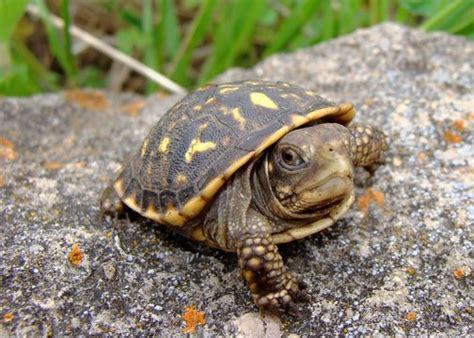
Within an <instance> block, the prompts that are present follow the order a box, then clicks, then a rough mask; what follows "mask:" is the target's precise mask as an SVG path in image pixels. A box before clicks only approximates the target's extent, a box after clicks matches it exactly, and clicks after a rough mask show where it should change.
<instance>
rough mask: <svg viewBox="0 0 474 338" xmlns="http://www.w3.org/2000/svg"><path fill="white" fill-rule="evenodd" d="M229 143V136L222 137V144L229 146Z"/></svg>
mask: <svg viewBox="0 0 474 338" xmlns="http://www.w3.org/2000/svg"><path fill="white" fill-rule="evenodd" d="M230 141H231V140H230V137H229V136H224V138H223V139H222V144H223V145H225V146H228V145H229V144H230Z"/></svg>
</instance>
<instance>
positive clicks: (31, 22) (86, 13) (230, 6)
mask: <svg viewBox="0 0 474 338" xmlns="http://www.w3.org/2000/svg"><path fill="white" fill-rule="evenodd" d="M32 5H33V6H35V7H36V8H38V9H39V15H37V16H35V15H31V11H30V12H29V11H28V10H27V9H28V6H32ZM51 14H55V15H57V16H59V17H61V18H62V19H63V20H64V22H65V27H64V28H63V29H58V28H56V27H54V26H53V25H52V24H51V17H50V15H51ZM387 20H390V21H396V22H399V23H402V24H406V25H409V26H414V27H419V28H421V29H423V30H427V31H434V30H441V31H445V32H449V33H452V34H459V35H464V36H465V37H467V38H469V39H473V38H474V0H431V1H429V0H425V1H423V0H421V1H419V0H323V1H315V0H279V1H278V0H224V1H218V0H201V1H199V0H180V1H173V0H142V1H130V0H128V1H127V0H101V1H99V0H97V1H86V0H84V1H80V0H77V1H73V0H70V1H69V0H56V1H45V0H32V1H28V0H0V22H1V24H0V95H29V94H32V93H37V92H43V91H54V90H60V89H62V88H70V87H100V88H109V89H112V90H129V91H135V92H140V93H149V92H152V91H156V90H157V89H159V87H158V86H157V85H156V84H155V83H153V82H151V81H148V80H146V79H145V78H144V77H143V76H141V75H140V74H137V73H135V72H134V71H131V70H130V68H128V67H124V66H123V65H122V64H121V63H119V62H117V61H116V60H113V59H111V58H110V57H108V56H106V55H104V54H103V53H101V52H99V51H97V50H96V49H93V48H89V47H88V46H86V45H85V44H84V43H83V42H81V41H80V40H77V39H74V38H73V37H72V36H71V35H70V33H69V29H68V28H69V27H70V26H71V25H72V24H73V23H74V25H75V26H78V27H80V28H82V29H83V30H85V31H87V32H89V33H91V34H93V35H94V36H96V37H98V38H99V39H101V40H103V41H104V42H106V43H108V44H111V45H113V46H115V47H116V48H118V49H119V50H121V51H123V52H125V53H126V54H128V55H130V56H132V57H133V58H135V59H137V60H139V61H140V62H142V63H144V64H146V65H147V66H149V67H151V68H153V69H155V70H157V71H159V72H160V73H162V74H164V75H165V76H166V77H168V78H170V79H172V80H173V81H175V82H176V83H178V84H180V85H181V86H183V87H186V88H192V87H194V86H196V85H198V84H200V83H203V82H206V81H208V80H209V79H211V78H212V77H214V76H215V75H217V74H219V73H220V72H222V71H224V70H225V69H227V68H229V67H232V66H244V67H246V66H250V65H253V64H255V63H256V62H258V61H259V60H261V59H262V58H264V57H266V56H268V55H271V54H273V53H277V52H281V51H291V50H294V49H297V48H301V47H305V46H311V45H314V44H317V43H320V42H322V41H325V40H329V39H333V38H335V37H338V36H341V35H344V34H347V33H350V32H352V31H353V30H355V29H357V28H359V27H367V26H371V25H374V24H377V23H379V22H382V21H387ZM447 48H448V46H447Z"/></svg>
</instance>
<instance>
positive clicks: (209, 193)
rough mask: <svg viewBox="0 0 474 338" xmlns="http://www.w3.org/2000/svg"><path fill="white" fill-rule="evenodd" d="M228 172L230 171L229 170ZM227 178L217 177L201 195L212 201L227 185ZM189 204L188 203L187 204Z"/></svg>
mask: <svg viewBox="0 0 474 338" xmlns="http://www.w3.org/2000/svg"><path fill="white" fill-rule="evenodd" d="M227 170H228V169H227ZM225 181H226V180H225V178H224V176H223V175H221V176H217V177H216V178H214V179H213V180H212V181H211V182H209V183H208V184H207V185H206V186H205V187H204V189H202V191H201V195H202V196H203V197H204V198H205V199H206V200H210V199H211V198H212V197H213V196H214V195H215V194H216V193H217V192H218V191H219V189H220V188H221V187H222V186H223V185H224V183H225ZM186 204H187V203H186Z"/></svg>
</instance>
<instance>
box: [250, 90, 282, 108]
mask: <svg viewBox="0 0 474 338" xmlns="http://www.w3.org/2000/svg"><path fill="white" fill-rule="evenodd" d="M250 101H252V103H253V104H254V105H257V106H261V107H264V108H268V109H274V110H276V109H278V105H277V104H276V103H275V102H274V101H273V100H272V99H271V98H269V97H268V96H267V95H265V94H264V93H259V92H253V93H250Z"/></svg>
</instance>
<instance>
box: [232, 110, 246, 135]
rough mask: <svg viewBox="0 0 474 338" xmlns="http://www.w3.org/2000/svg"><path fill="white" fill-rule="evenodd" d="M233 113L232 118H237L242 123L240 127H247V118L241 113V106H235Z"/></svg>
mask: <svg viewBox="0 0 474 338" xmlns="http://www.w3.org/2000/svg"><path fill="white" fill-rule="evenodd" d="M231 114H232V118H233V119H234V120H236V121H237V122H239V124H240V129H242V130H243V129H244V128H245V118H244V117H243V116H242V114H241V113H240V108H234V109H232V110H231Z"/></svg>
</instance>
